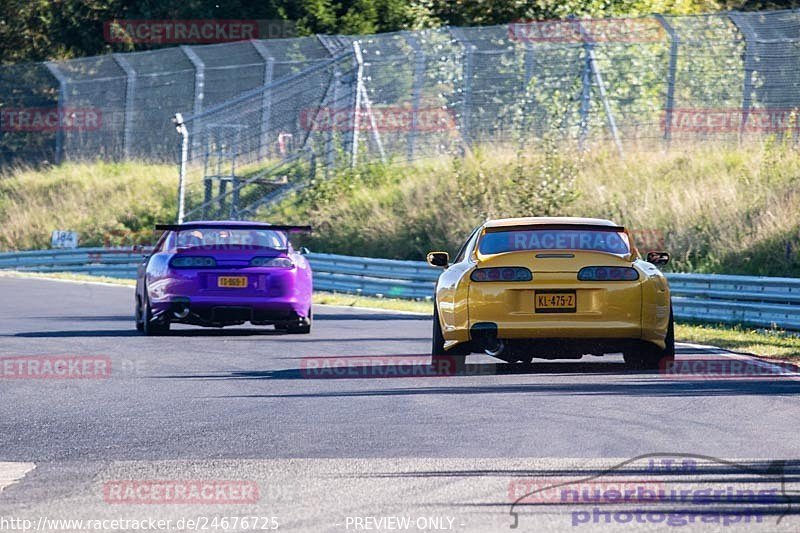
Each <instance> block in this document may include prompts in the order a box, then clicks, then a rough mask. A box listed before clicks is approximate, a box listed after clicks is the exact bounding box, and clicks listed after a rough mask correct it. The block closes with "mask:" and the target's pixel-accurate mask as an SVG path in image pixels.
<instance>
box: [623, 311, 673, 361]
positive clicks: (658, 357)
mask: <svg viewBox="0 0 800 533" xmlns="http://www.w3.org/2000/svg"><path fill="white" fill-rule="evenodd" d="M664 344H666V346H665V347H664V349H663V350H662V349H661V348H659V347H658V346H655V345H651V344H648V345H647V346H644V347H641V348H638V349H629V350H626V351H624V352H623V353H622V356H623V358H624V359H625V364H627V365H628V366H630V367H631V368H637V369H643V370H645V369H646V370H658V369H659V368H661V369H664V368H667V367H668V366H669V365H671V364H672V363H673V362H674V361H675V319H674V317H673V315H672V306H670V309H669V325H668V326H667V335H666V337H664Z"/></svg>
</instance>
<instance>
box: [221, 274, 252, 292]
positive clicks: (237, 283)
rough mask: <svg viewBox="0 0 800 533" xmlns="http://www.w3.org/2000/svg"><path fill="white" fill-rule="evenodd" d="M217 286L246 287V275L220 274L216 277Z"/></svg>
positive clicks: (227, 287)
mask: <svg viewBox="0 0 800 533" xmlns="http://www.w3.org/2000/svg"><path fill="white" fill-rule="evenodd" d="M217 287H224V288H226V289H229V288H234V289H243V288H245V287H247V276H220V277H218V278H217Z"/></svg>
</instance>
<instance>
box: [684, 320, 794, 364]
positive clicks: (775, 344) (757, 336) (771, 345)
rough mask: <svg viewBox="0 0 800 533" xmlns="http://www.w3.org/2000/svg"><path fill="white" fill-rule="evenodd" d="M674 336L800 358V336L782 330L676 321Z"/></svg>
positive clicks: (763, 354)
mask: <svg viewBox="0 0 800 533" xmlns="http://www.w3.org/2000/svg"><path fill="white" fill-rule="evenodd" d="M675 338H676V339H679V341H683V342H694V343H698V344H710V345H712V346H719V347H720V348H725V349H728V350H731V351H735V352H744V353H750V354H755V355H760V356H763V357H771V358H775V359H784V360H791V361H798V360H800V336H798V335H797V334H796V333H795V334H792V333H788V332H786V331H782V330H768V329H750V328H744V327H741V326H736V327H731V326H724V325H718V324H714V325H699V324H677V325H676V326H675Z"/></svg>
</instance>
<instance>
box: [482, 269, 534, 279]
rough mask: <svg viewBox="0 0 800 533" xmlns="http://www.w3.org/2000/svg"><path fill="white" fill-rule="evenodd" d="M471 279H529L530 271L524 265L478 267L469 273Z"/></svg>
mask: <svg viewBox="0 0 800 533" xmlns="http://www.w3.org/2000/svg"><path fill="white" fill-rule="evenodd" d="M469 279H471V280H472V281H530V280H532V279H533V274H531V271H530V270H528V269H527V268H524V267H498V268H478V269H475V270H473V271H472V274H470V275H469Z"/></svg>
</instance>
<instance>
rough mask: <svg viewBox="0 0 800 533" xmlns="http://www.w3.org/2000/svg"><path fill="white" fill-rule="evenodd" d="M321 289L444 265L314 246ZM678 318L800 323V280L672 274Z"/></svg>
mask: <svg viewBox="0 0 800 533" xmlns="http://www.w3.org/2000/svg"><path fill="white" fill-rule="evenodd" d="M145 253H147V251H146V250H135V249H129V248H125V249H114V248H78V249H75V250H37V251H31V252H6V253H0V269H6V270H21V271H30V272H75V273H85V274H92V275H101V276H109V277H116V278H133V277H134V276H135V275H136V265H137V263H139V262H141V261H142V259H143V257H144V254H145ZM307 257H308V258H309V261H310V262H311V265H312V268H313V269H314V288H315V289H318V290H322V291H335V292H345V293H354V294H364V295H370V296H374V295H380V296H385V297H391V298H410V299H429V298H431V296H432V295H433V288H434V285H435V283H436V279H437V278H438V276H439V273H440V270H438V269H435V268H432V267H430V266H428V265H427V264H426V263H425V262H422V261H395V260H390V259H372V258H367V257H351V256H345V255H333V254H318V253H311V254H308V256H307ZM667 277H668V278H669V281H670V287H671V290H672V302H673V306H674V310H675V317H676V318H679V319H688V320H698V321H710V322H720V323H726V324H744V325H750V326H758V327H771V326H773V325H774V326H777V327H779V328H782V329H787V330H800V279H795V278H768V277H754V276H727V275H719V274H667Z"/></svg>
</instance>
